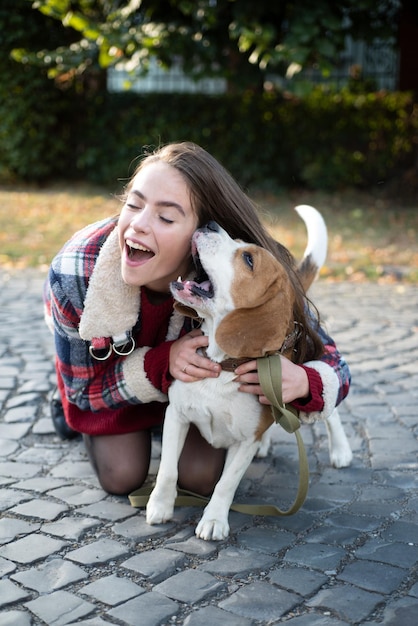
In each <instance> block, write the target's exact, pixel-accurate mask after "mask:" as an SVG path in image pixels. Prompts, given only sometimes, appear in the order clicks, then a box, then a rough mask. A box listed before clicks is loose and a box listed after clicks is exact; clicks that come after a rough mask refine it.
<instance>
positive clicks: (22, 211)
mask: <svg viewBox="0 0 418 626" xmlns="http://www.w3.org/2000/svg"><path fill="white" fill-rule="evenodd" d="M252 197H253V198H254V200H255V201H256V203H257V205H258V206H259V207H260V210H261V214H262V218H263V220H264V221H265V223H266V225H267V227H268V228H269V230H270V231H271V232H272V234H273V235H274V236H275V237H276V238H277V239H279V240H280V241H281V242H282V243H284V245H286V246H287V247H288V248H289V249H290V250H291V252H292V253H293V254H294V255H295V257H296V258H297V259H298V258H300V256H301V255H302V254H303V250H304V246H305V243H306V232H305V227H304V225H303V222H301V220H300V218H299V217H298V215H297V214H296V212H295V211H294V210H293V208H294V206H295V205H297V204H311V205H313V206H315V207H316V208H318V209H319V210H320V211H321V212H322V214H323V216H324V218H325V221H326V223H327V226H328V232H329V250H328V258H327V262H326V265H325V267H324V268H323V270H322V276H323V277H324V278H328V279H329V280H351V281H356V280H357V281H362V280H371V281H381V282H391V281H392V282H393V281H400V280H402V281H406V282H412V283H418V237H417V233H418V210H417V208H418V207H417V206H416V205H415V206H413V205H412V204H411V205H406V204H404V203H403V204H401V203H400V204H399V205H398V204H397V205H395V204H394V203H393V201H390V200H388V199H387V198H384V197H380V196H378V195H377V194H376V195H372V194H366V193H360V192H357V191H346V192H344V193H339V194H337V193H334V194H326V193H322V192H307V191H290V192H286V193H282V194H277V195H267V194H256V193H254V194H252ZM0 207H1V209H0V266H1V267H6V268H17V269H20V268H22V269H23V268H27V267H37V268H42V269H45V268H46V267H47V266H48V265H49V263H50V261H51V259H52V258H53V256H54V255H55V254H56V252H57V251H58V250H59V249H60V248H61V246H62V245H63V244H64V243H65V241H67V239H69V237H71V235H72V234H73V233H74V232H75V231H76V230H79V229H80V228H82V227H83V226H85V225H87V224H89V223H91V222H93V221H95V220H99V219H102V218H104V217H107V216H109V215H114V214H115V213H117V212H118V211H119V209H120V202H119V200H118V199H117V197H116V195H115V194H114V193H111V192H109V191H107V190H105V189H102V188H93V187H91V186H85V185H81V184H80V185H73V186H69V185H67V186H65V185H62V186H60V187H58V186H56V187H48V188H45V189H34V188H31V187H23V186H20V187H18V188H13V189H10V188H6V187H4V188H0Z"/></svg>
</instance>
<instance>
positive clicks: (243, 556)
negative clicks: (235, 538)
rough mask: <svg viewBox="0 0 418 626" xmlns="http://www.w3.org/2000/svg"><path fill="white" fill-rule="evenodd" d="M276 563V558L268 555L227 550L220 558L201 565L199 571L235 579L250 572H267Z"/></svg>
mask: <svg viewBox="0 0 418 626" xmlns="http://www.w3.org/2000/svg"><path fill="white" fill-rule="evenodd" d="M274 563H276V558H275V557H272V556H270V555H267V554H257V552H253V551H252V550H244V549H243V548H234V547H230V548H226V549H224V550H221V551H220V552H219V554H218V558H217V559H215V560H214V561H208V562H207V563H202V564H201V565H199V569H202V570H204V571H205V572H211V573H212V574H219V575H220V576H223V575H227V576H228V575H230V576H233V577H234V578H238V577H240V576H244V575H245V574H248V573H249V572H256V571H258V570H266V569H268V568H269V567H271V566H272V565H274Z"/></svg>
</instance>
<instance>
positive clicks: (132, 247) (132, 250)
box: [126, 239, 154, 263]
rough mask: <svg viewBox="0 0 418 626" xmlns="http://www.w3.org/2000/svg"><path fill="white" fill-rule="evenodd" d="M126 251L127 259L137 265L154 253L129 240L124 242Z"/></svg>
mask: <svg viewBox="0 0 418 626" xmlns="http://www.w3.org/2000/svg"><path fill="white" fill-rule="evenodd" d="M126 250H127V254H128V259H129V260H130V261H135V262H137V263H140V262H143V261H148V260H149V259H151V258H152V257H153V256H154V252H153V251H152V250H149V249H148V248H146V247H145V246H143V245H141V244H139V243H136V242H135V241H132V240H131V239H127V240H126Z"/></svg>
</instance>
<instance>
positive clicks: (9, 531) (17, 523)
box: [0, 517, 40, 544]
mask: <svg viewBox="0 0 418 626" xmlns="http://www.w3.org/2000/svg"><path fill="white" fill-rule="evenodd" d="M39 527H40V524H39V523H36V522H27V521H25V520H20V519H16V518H15V517H2V518H1V519H0V544H4V543H9V542H10V541H13V540H14V539H17V538H19V537H22V536H23V535H28V534H29V533H33V532H35V531H37V530H38V529H39Z"/></svg>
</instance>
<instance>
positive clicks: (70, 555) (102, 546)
mask: <svg viewBox="0 0 418 626" xmlns="http://www.w3.org/2000/svg"><path fill="white" fill-rule="evenodd" d="M128 552H129V549H128V548H127V547H126V546H124V545H123V544H121V543H119V542H117V541H114V540H113V539H99V541H94V542H93V543H89V544H87V545H86V546H83V547H82V548H77V550H72V551H71V552H67V554H66V555H65V558H66V559H70V560H71V561H76V562H77V563H82V564H84V565H97V564H98V563H107V562H108V561H111V560H112V559H117V558H119V557H122V556H124V555H126V554H128Z"/></svg>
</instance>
